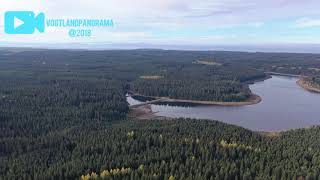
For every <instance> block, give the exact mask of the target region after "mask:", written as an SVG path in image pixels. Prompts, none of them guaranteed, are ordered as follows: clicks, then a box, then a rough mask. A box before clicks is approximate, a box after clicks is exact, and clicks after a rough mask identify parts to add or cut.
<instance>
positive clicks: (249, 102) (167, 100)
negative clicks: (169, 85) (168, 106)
mask: <svg viewBox="0 0 320 180" xmlns="http://www.w3.org/2000/svg"><path fill="white" fill-rule="evenodd" d="M131 96H138V97H143V98H152V99H155V100H156V99H161V102H162V103H190V104H194V105H215V106H245V105H253V104H258V103H260V102H261V101H262V98H261V97H260V96H258V95H256V94H253V93H251V96H250V97H249V98H248V99H247V100H246V101H239V102H222V101H201V100H187V99H173V98H168V97H157V96H145V95H140V94H135V93H133V94H132V95H131ZM151 104H152V103H151Z"/></svg>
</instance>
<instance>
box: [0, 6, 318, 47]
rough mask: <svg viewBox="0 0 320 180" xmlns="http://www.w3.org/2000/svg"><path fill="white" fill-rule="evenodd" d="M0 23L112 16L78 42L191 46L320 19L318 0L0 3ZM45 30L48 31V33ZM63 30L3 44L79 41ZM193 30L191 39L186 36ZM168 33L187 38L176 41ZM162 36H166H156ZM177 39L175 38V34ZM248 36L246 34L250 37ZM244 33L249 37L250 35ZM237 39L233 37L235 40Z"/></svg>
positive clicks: (10, 38)
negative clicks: (12, 18)
mask: <svg viewBox="0 0 320 180" xmlns="http://www.w3.org/2000/svg"><path fill="white" fill-rule="evenodd" d="M0 4H1V6H0V25H1V24H3V13H2V12H5V11H8V10H32V11H35V12H45V14H46V17H47V18H52V19H53V18H108V19H109V18H112V19H113V20H114V22H115V27H114V28H113V29H111V30H110V29H107V30H105V29H94V34H95V37H93V38H91V39H81V41H100V42H101V41H108V42H118V41H124V42H125V41H137V42H144V41H155V42H158V41H163V42H171V40H172V41H174V42H186V41H185V40H184V39H189V40H190V41H193V42H199V43H200V42H201V43H202V42H204V41H205V40H206V39H207V40H208V41H228V40H230V37H232V36H234V34H227V35H226V34H222V35H221V34H219V33H212V34H202V31H211V30H212V29H216V28H234V31H237V29H236V28H237V26H241V25H244V26H250V27H254V28H263V27H265V26H267V24H266V23H265V22H266V21H269V20H274V19H282V18H283V19H287V18H293V17H297V16H302V17H311V16H313V15H317V14H318V15H320V13H319V10H318V9H319V8H318V7H320V1H319V0H304V1H301V0H268V1H259V0H197V1H196V0H155V1H151V0H108V1H105V0H90V1H88V0H67V1H66V0H54V1H25V0H14V1H8V0H0ZM318 24H319V21H318V20H316V19H307V20H306V19H305V20H303V21H300V22H298V23H297V27H311V26H315V25H317V26H318ZM48 30H49V29H48ZM66 31H67V30H54V29H51V30H49V31H48V32H46V33H44V34H41V35H40V34H36V35H34V36H33V35H32V36H8V35H6V36H3V37H2V39H5V40H6V41H15V42H18V41H21V42H29V41H30V42H32V41H33V40H34V38H36V39H37V40H39V42H65V41H79V40H78V39H74V38H73V39H72V38H67V32H66ZM186 31H193V32H194V34H192V37H190V36H188V34H190V33H184V32H186ZM172 32H181V34H187V35H185V36H184V37H175V38H174V36H175V35H176V34H170V33H172ZM159 34H167V35H168V36H159ZM177 35H178V34H177ZM249 35H250V34H249ZM249 35H248V36H249ZM235 38H236V37H234V38H232V39H235Z"/></svg>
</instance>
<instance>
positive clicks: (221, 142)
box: [0, 49, 320, 180]
mask: <svg viewBox="0 0 320 180" xmlns="http://www.w3.org/2000/svg"><path fill="white" fill-rule="evenodd" d="M196 59H201V60H202V61H200V62H201V63H194V61H195V60H196ZM319 59H320V55H316V54H286V53H241V52H219V51H164V50H121V51H120V50H113V51H86V50H72V51H71V50H42V49H39V50H35V49H0V82H1V83H0V179H10V180H12V179H40V180H42V179H171V180H172V179H230V180H231V179H232V180H233V179H308V180H312V179H319V178H320V173H319V172H320V147H319V146H320V139H319V138H318V137H319V136H320V128H319V127H311V128H309V129H298V130H290V131H286V132H281V133H275V134H268V133H261V132H252V131H250V130H247V129H244V128H241V127H237V126H233V125H228V124H224V123H221V122H218V121H207V120H193V119H174V120H137V119H134V118H129V117H128V112H129V111H130V110H129V106H128V103H127V102H126V97H125V95H126V93H127V92H128V91H136V92H139V93H142V94H146V95H152V96H153V95H157V96H158V95H161V96H162V95H163V96H171V97H178V98H180V97H181V98H187V99H201V100H202V99H203V100H204V99H206V100H207V99H209V100H220V101H242V100H243V99H245V98H246V97H247V96H248V95H249V93H250V92H249V89H248V88H247V84H248V83H250V82H252V81H254V80H257V79H261V78H265V77H266V74H265V73H264V72H266V71H275V72H286V73H292V74H303V75H308V76H318V75H319V74H318V71H316V70H315V69H314V68H319ZM198 62H199V61H198ZM203 62H205V63H203ZM279 67H283V68H279ZM294 68H295V69H294ZM310 68H313V69H310ZM315 81H318V79H317V78H315Z"/></svg>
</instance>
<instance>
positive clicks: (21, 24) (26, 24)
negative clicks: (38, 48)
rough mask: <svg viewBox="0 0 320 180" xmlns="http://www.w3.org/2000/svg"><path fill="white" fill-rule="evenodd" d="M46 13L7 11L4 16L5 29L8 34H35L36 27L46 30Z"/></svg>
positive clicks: (40, 30)
mask: <svg viewBox="0 0 320 180" xmlns="http://www.w3.org/2000/svg"><path fill="white" fill-rule="evenodd" d="M44 17H45V16H44V13H39V14H38V16H35V14H34V12H32V11H7V12H6V13H5V18H4V22H5V23H4V31H5V33H7V34H33V33H34V31H35V29H37V30H38V31H39V32H40V33H43V32H44V28H45V21H44Z"/></svg>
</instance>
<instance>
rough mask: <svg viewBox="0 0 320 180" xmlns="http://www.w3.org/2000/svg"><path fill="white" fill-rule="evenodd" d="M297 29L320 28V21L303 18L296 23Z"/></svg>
mask: <svg viewBox="0 0 320 180" xmlns="http://www.w3.org/2000/svg"><path fill="white" fill-rule="evenodd" d="M295 27H298V28H311V27H320V19H311V18H302V19H298V20H297V21H296V24H295Z"/></svg>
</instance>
